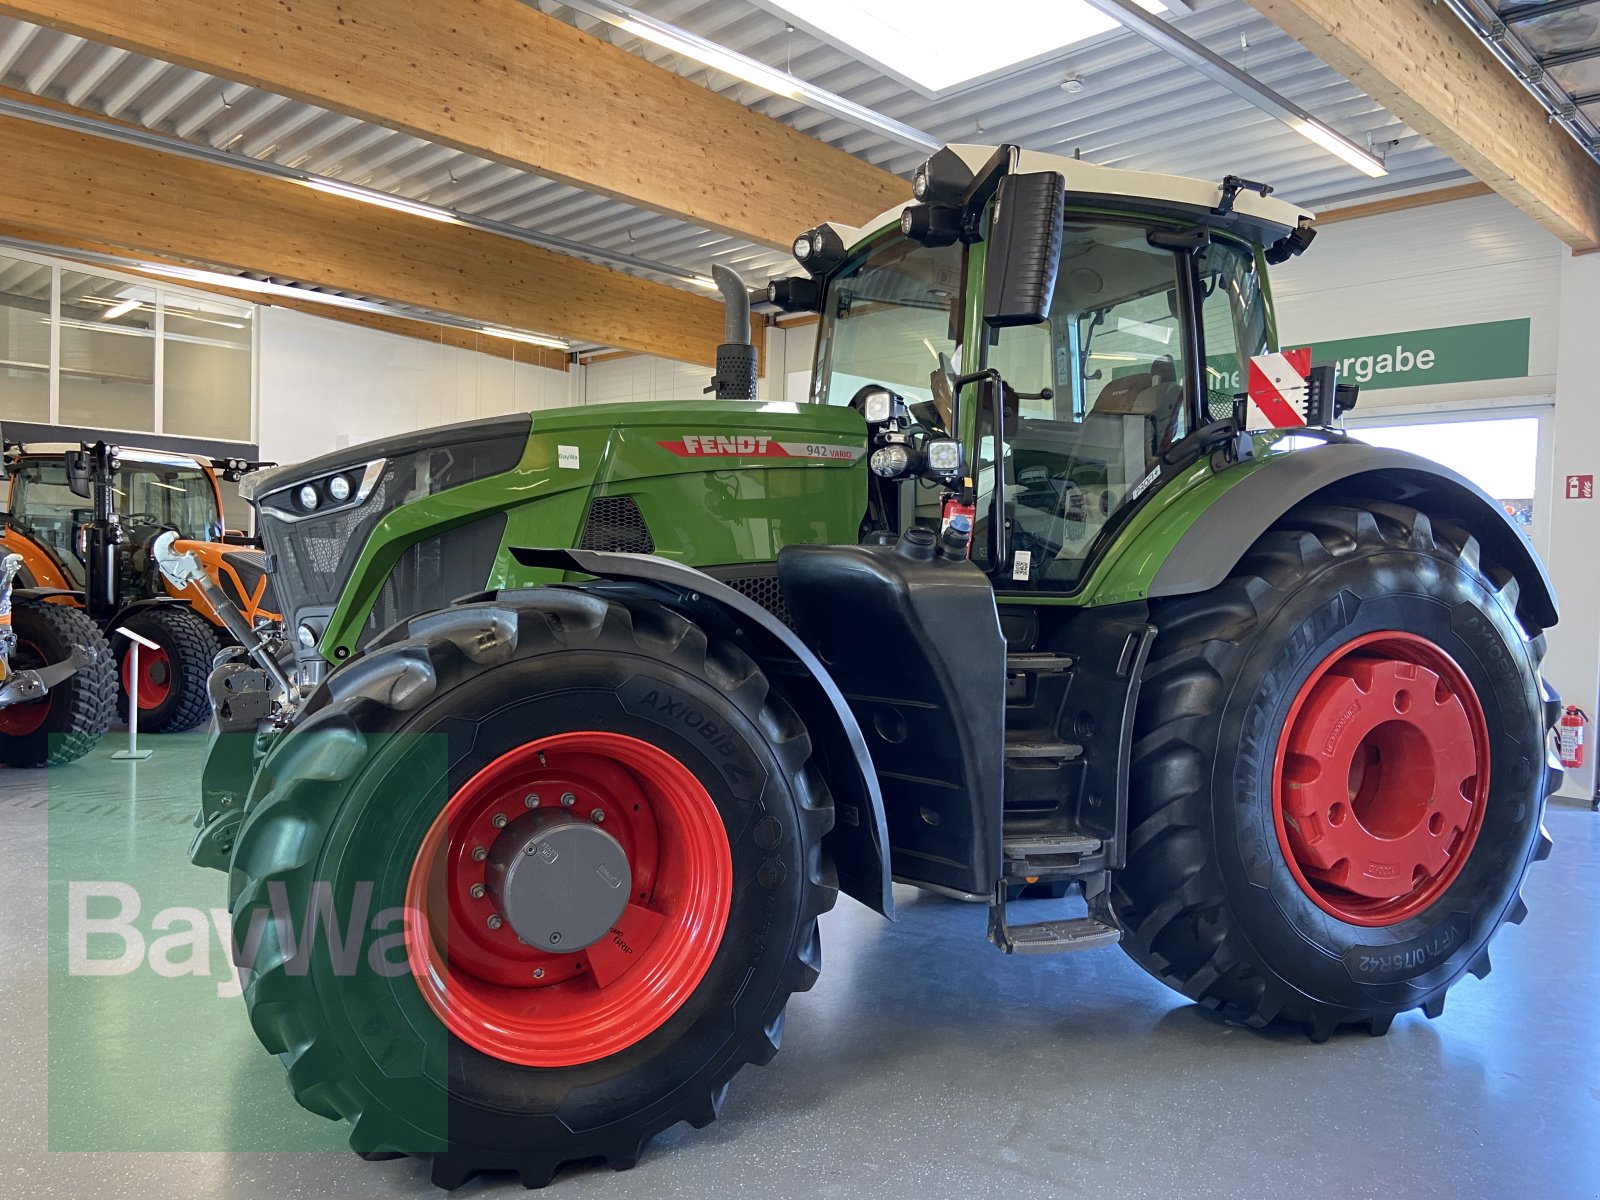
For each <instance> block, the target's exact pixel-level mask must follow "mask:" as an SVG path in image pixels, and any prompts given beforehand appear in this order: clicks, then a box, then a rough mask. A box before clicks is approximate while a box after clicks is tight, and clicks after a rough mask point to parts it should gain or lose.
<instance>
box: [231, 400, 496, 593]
mask: <svg viewBox="0 0 1600 1200" xmlns="http://www.w3.org/2000/svg"><path fill="white" fill-rule="evenodd" d="M521 420H522V422H524V423H525V422H526V421H527V418H526V417H523V418H521ZM469 431H470V432H473V433H475V434H477V436H475V437H472V438H468V439H465V440H462V441H459V442H455V443H446V444H442V445H432V446H426V447H423V448H420V449H415V450H409V451H408V452H404V453H397V452H393V451H391V453H390V454H389V455H388V456H387V459H388V461H387V462H386V463H385V465H384V468H383V471H382V474H381V475H379V477H378V482H377V484H376V485H375V486H374V487H373V489H372V492H371V494H370V495H368V496H367V498H366V499H365V500H364V501H362V502H361V503H360V504H351V505H347V506H345V507H342V508H335V509H331V510H329V511H327V512H323V513H315V514H312V515H309V516H303V517H302V516H301V515H300V513H299V511H298V510H297V509H296V508H295V505H294V499H293V496H294V489H295V485H294V484H286V483H283V482H280V481H278V480H274V481H273V486H272V491H271V492H270V493H267V494H266V495H263V496H262V497H261V499H260V500H259V501H258V502H257V508H258V510H259V512H260V514H261V522H260V527H261V538H262V542H263V543H264V544H265V546H266V548H267V551H268V552H269V553H270V554H271V555H272V560H273V564H274V567H273V569H274V573H275V578H274V580H273V588H274V592H275V594H276V596H277V598H278V601H279V602H280V603H282V604H284V605H285V606H287V608H288V610H289V611H288V612H286V613H285V616H286V617H287V616H289V615H290V614H291V613H292V612H297V611H299V610H300V609H301V608H306V607H312V606H320V607H331V606H333V605H335V604H337V603H338V601H339V596H340V593H341V592H343V590H344V587H345V585H346V584H347V583H348V581H349V579H350V576H351V573H352V572H353V571H354V569H355V565H356V561H357V560H358V559H359V558H360V557H361V552H362V551H363V550H364V549H365V548H366V544H367V538H368V537H369V536H370V535H371V533H372V530H373V527H374V526H375V525H377V523H378V522H379V521H381V520H382V519H383V518H384V517H386V516H388V514H389V513H391V512H393V511H394V510H395V509H397V508H399V507H400V506H402V505H404V504H410V503H411V502H412V501H415V500H420V499H422V498H423V497H425V496H430V495H434V494H436V493H438V492H442V491H445V490H447V489H449V488H453V487H459V486H460V485H462V484H465V483H471V482H473V481H475V480H479V479H485V478H488V477H489V476H492V475H498V474H503V473H504V472H506V471H509V470H511V469H512V468H513V467H514V466H516V463H517V459H518V457H519V456H520V454H521V452H522V449H523V447H524V446H525V445H526V431H525V430H524V433H523V436H522V438H521V440H518V439H517V438H514V437H510V436H508V435H507V432H506V431H503V430H500V429H499V428H498V427H494V428H493V432H492V433H490V434H489V435H488V436H485V432H486V430H485V428H484V427H468V428H467V429H465V430H463V432H464V433H465V432H469ZM389 448H390V447H389V446H387V445H385V444H384V443H376V444H374V445H373V446H371V447H364V448H363V450H364V452H366V453H372V454H377V453H378V452H380V451H382V450H385V449H389ZM343 453H344V456H345V458H346V459H349V458H350V457H351V455H350V452H349V451H346V452H343ZM330 459H331V456H324V458H323V459H317V460H314V462H313V463H310V464H303V465H302V466H301V467H298V468H295V470H294V475H295V478H296V479H311V478H315V477H317V476H318V475H322V474H328V473H330V471H333V470H338V469H340V465H341V464H338V463H331V461H330ZM359 461H370V460H368V459H365V458H363V459H362V460H359ZM343 465H345V466H348V465H350V464H349V463H348V462H347V463H345V464H343ZM280 473H281V469H280ZM280 512H281V513H284V514H287V515H289V516H291V517H295V518H298V519H292V520H291V519H283V518H280V517H278V516H277V514H278V513H280ZM467 590H469V588H466V587H463V588H458V589H456V592H455V593H454V594H457V595H459V594H460V593H461V592H464V591H467Z"/></svg>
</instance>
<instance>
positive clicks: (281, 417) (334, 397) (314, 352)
mask: <svg viewBox="0 0 1600 1200" xmlns="http://www.w3.org/2000/svg"><path fill="white" fill-rule="evenodd" d="M258 313H259V321H260V325H261V343H260V347H261V348H260V357H259V371H260V383H259V391H258V394H259V396H260V421H259V430H260V438H259V440H260V445H261V454H262V457H264V458H267V459H271V460H274V461H277V462H295V461H297V460H299V459H304V458H309V457H311V456H312V455H315V454H322V453H324V452H326V451H328V450H333V449H336V448H338V447H340V446H345V445H350V444H353V443H356V442H364V441H370V440H371V439H373V438H376V437H382V436H384V435H386V434H392V433H401V432H407V431H410V430H414V429H426V428H427V427H429V426H430V425H443V424H447V423H449V422H451V421H470V420H472V419H474V418H476V417H488V416H496V415H499V414H502V413H509V412H518V411H528V410H532V409H539V408H556V407H560V406H562V405H565V404H567V403H569V401H570V400H571V399H572V398H574V396H575V394H576V389H577V388H578V387H579V386H581V385H580V382H579V376H578V375H577V373H573V372H561V371H551V370H548V369H546V368H544V367H537V366H533V365H531V364H528V363H517V362H512V361H511V360H510V359H504V358H499V357H497V356H495V355H491V354H480V353H478V352H476V351H472V350H460V349H457V348H455V347H453V346H445V345H440V344H438V343H430V342H425V341H422V340H421V339H418V338H411V337H401V336H399V335H397V334H391V333H380V332H378V331H376V330H371V329H363V328H361V327H359V326H356V325H350V324H347V323H346V322H343V321H335V320H329V319H328V318H325V317H313V316H308V315H306V314H304V313H299V312H293V311H290V310H288V309H282V308H272V307H268V306H263V307H261V308H260V309H259V310H258Z"/></svg>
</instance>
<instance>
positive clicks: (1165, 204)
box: [830, 145, 1314, 246]
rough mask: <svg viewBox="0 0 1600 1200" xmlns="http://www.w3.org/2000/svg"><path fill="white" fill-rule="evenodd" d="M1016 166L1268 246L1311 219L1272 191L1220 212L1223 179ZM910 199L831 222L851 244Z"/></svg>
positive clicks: (1066, 165)
mask: <svg viewBox="0 0 1600 1200" xmlns="http://www.w3.org/2000/svg"><path fill="white" fill-rule="evenodd" d="M950 149H951V150H952V151H953V152H954V153H955V154H957V155H958V156H959V157H960V158H961V161H962V162H964V163H966V165H967V166H968V167H970V168H971V169H972V170H973V171H977V170H978V169H979V168H980V167H982V166H983V165H984V164H985V163H986V162H988V161H989V159H990V158H991V157H992V156H993V154H994V152H995V150H996V149H998V147H995V146H972V145H959V146H951V147H950ZM1017 170H1018V171H1020V172H1024V173H1029V174H1032V173H1036V172H1043V171H1054V172H1055V173H1056V174H1058V175H1060V176H1062V178H1064V179H1065V180H1066V184H1067V203H1068V205H1072V204H1075V203H1076V204H1082V203H1084V202H1085V201H1093V200H1096V199H1104V200H1108V201H1113V202H1115V201H1127V200H1133V201H1138V202H1140V203H1139V207H1142V208H1151V209H1159V210H1166V211H1169V212H1171V213H1173V214H1174V215H1180V214H1181V215H1184V216H1187V217H1190V218H1192V219H1194V220H1196V221H1204V222H1205V223H1206V224H1209V225H1213V226H1215V227H1217V228H1219V229H1226V230H1231V231H1233V232H1236V233H1238V234H1239V235H1240V236H1241V237H1243V238H1245V239H1246V240H1248V241H1251V242H1254V243H1256V244H1258V245H1270V244H1271V243H1273V242H1275V241H1277V240H1278V239H1279V238H1281V237H1283V236H1284V235H1285V234H1287V233H1290V232H1292V231H1293V230H1294V229H1295V228H1297V227H1298V226H1299V224H1300V222H1301V221H1303V220H1305V221H1309V220H1312V219H1314V214H1313V213H1311V212H1309V211H1308V210H1306V209H1303V208H1301V207H1300V206H1299V205H1296V204H1290V203H1288V202H1286V201H1283V200H1277V199H1274V198H1273V197H1271V196H1261V195H1258V194H1257V193H1255V192H1250V191H1241V192H1239V193H1238V194H1237V195H1236V196H1235V198H1234V201H1233V210H1232V212H1230V213H1229V214H1227V215H1226V216H1219V215H1217V214H1215V213H1214V212H1213V211H1212V210H1213V209H1215V208H1216V207H1217V206H1218V204H1219V202H1220V201H1221V199H1222V182H1221V181H1220V180H1218V181H1216V182H1212V181H1209V180H1204V179H1191V178H1189V177H1187V176H1183V175H1162V174H1159V173H1157V172H1154V171H1128V170H1124V169H1123V168H1121V167H1102V166H1099V165H1097V164H1095V163H1086V162H1083V161H1081V160H1079V159H1075V158H1066V157H1064V156H1062V155H1059V154H1041V153H1039V152H1038V151H1034V150H1024V151H1022V152H1021V155H1020V157H1019V159H1018V163H1017ZM911 203H913V201H912V199H911V196H910V189H909V188H907V196H906V200H905V203H903V204H897V205H895V206H894V207H893V208H890V209H886V210H885V211H884V212H883V213H881V214H880V215H879V216H878V217H876V218H875V219H873V220H872V221H869V222H867V223H866V224H865V225H862V226H860V227H859V228H856V227H851V226H846V225H840V224H838V223H837V222H830V224H832V225H833V227H834V229H835V230H836V231H837V232H838V233H839V236H840V238H841V239H842V240H843V242H844V244H845V245H846V246H852V245H854V244H855V243H856V242H858V241H860V240H861V239H862V238H863V237H865V236H867V235H868V234H871V233H875V232H877V231H878V230H880V229H882V228H883V227H884V226H885V225H892V224H897V223H898V222H899V220H900V214H901V212H903V211H904V210H905V208H906V206H907V205H909V204H911Z"/></svg>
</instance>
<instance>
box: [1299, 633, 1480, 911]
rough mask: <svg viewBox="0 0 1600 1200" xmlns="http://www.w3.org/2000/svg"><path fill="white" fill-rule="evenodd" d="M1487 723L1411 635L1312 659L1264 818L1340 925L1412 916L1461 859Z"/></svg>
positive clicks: (1468, 845) (1437, 657)
mask: <svg viewBox="0 0 1600 1200" xmlns="http://www.w3.org/2000/svg"><path fill="white" fill-rule="evenodd" d="M1488 789H1489V727H1488V723H1487V722H1486V721H1485V720H1484V716H1483V706H1482V705H1481V704H1480V703H1479V702H1478V696H1477V692H1476V691H1475V690H1474V689H1473V687H1472V684H1471V682H1470V681H1469V680H1468V679H1467V677H1466V674H1465V673H1464V672H1463V671H1462V670H1461V668H1460V667H1459V666H1458V665H1457V664H1456V662H1455V660H1453V659H1452V658H1451V657H1450V656H1449V655H1448V654H1446V653H1445V652H1444V651H1443V650H1441V649H1439V647H1437V646H1435V645H1434V644H1433V643H1432V642H1430V641H1428V640H1427V639H1426V638H1423V637H1418V636H1417V635H1416V634H1412V633H1400V632H1383V633H1370V634H1367V635H1365V636H1364V637H1360V638H1357V639H1355V640H1354V641H1352V642H1349V643H1347V644H1346V645H1344V646H1341V647H1340V648H1339V649H1338V650H1336V651H1334V652H1333V653H1332V654H1330V655H1329V656H1328V657H1327V658H1325V659H1323V661H1322V662H1321V663H1319V664H1318V665H1317V667H1316V669H1315V670H1313V671H1312V672H1311V675H1310V677H1309V678H1307V679H1306V681H1305V683H1304V684H1303V685H1302V686H1301V688H1300V691H1299V692H1298V693H1297V694H1296V696H1295V698H1294V703H1293V704H1292V705H1291V706H1290V708H1289V716H1288V719H1287V720H1285V722H1284V727H1283V733H1282V735H1281V736H1280V738H1279V740H1278V753H1277V761H1276V763H1275V766H1274V773H1273V788H1272V812H1273V819H1274V821H1275V823H1276V825H1277V830H1278V842H1279V845H1280V846H1281V847H1282V848H1283V855H1284V858H1285V860H1286V861H1287V862H1288V864H1289V870H1290V872H1292V873H1293V875H1294V878H1295V881H1296V882H1297V883H1298V884H1299V885H1300V887H1301V889H1302V890H1303V891H1304V892H1305V893H1306V895H1307V896H1309V897H1311V899H1312V900H1313V901H1315V902H1316V904H1317V905H1318V906H1319V907H1320V908H1322V909H1323V910H1324V911H1325V912H1328V913H1331V914H1332V915H1333V916H1335V917H1338V918H1339V919H1340V920H1341V921H1346V922H1348V923H1349V924H1352V925H1365V926H1381V925H1394V924H1397V923H1399V922H1401V921H1404V920H1406V919H1407V918H1408V917H1412V916H1415V915H1416V914H1417V913H1419V912H1422V911H1423V910H1424V909H1426V908H1427V907H1428V906H1429V905H1431V904H1432V903H1433V902H1434V901H1436V900H1437V899H1439V897H1440V896H1442V895H1443V894H1444V892H1445V890H1446V889H1447V888H1448V887H1449V886H1450V885H1451V883H1453V882H1454V881H1455V878H1456V876H1457V875H1458V874H1460V872H1461V868H1462V867H1463V866H1464V865H1465V864H1466V861H1467V858H1468V856H1469V855H1470V854H1471V853H1472V847H1473V844H1474V843H1475V842H1476V841H1477V837H1478V831H1479V830H1480V829H1481V828H1482V826H1483V812H1484V807H1485V801H1486V800H1487V797H1488Z"/></svg>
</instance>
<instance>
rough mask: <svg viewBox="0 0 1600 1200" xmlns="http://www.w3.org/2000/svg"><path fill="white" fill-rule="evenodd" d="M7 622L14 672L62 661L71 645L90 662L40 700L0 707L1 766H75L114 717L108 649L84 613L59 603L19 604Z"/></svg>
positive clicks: (112, 670) (113, 674)
mask: <svg viewBox="0 0 1600 1200" xmlns="http://www.w3.org/2000/svg"><path fill="white" fill-rule="evenodd" d="M11 623H12V627H13V629H15V631H16V634H17V649H16V653H15V654H14V655H13V656H12V659H11V665H12V667H13V668H15V669H17V670H19V671H21V670H34V669H36V668H38V667H46V666H52V665H54V664H56V663H59V662H65V661H66V660H67V659H69V658H71V657H72V649H73V647H74V646H80V647H82V648H83V649H84V650H85V651H87V652H88V655H89V659H90V662H89V665H88V666H87V667H85V668H83V670H81V671H78V672H77V673H76V674H74V675H73V676H72V677H71V678H70V679H66V680H64V681H63V682H61V683H59V684H57V685H56V686H55V687H53V688H51V689H50V692H49V694H48V695H46V696H45V697H44V699H42V700H35V701H34V702H33V703H32V704H12V705H8V706H7V707H5V708H0V763H4V764H5V765H6V766H9V767H43V766H51V767H54V766H60V765H61V764H62V763H69V762H74V761H76V760H77V759H80V758H82V757H83V756H84V755H85V754H87V753H89V751H91V750H93V749H94V747H95V744H96V743H97V742H99V740H100V737H101V735H102V734H104V733H105V731H106V730H107V729H109V728H111V720H112V718H113V716H115V714H116V703H117V672H116V667H115V666H114V665H113V659H112V654H111V647H110V646H108V645H107V644H106V640H105V638H104V637H103V636H101V633H100V630H99V628H98V627H97V626H96V625H95V623H94V622H93V621H91V620H90V619H89V618H88V617H87V616H85V615H84V614H83V612H81V611H80V610H78V609H76V608H67V607H65V606H63V605H60V604H24V603H19V604H17V605H16V606H15V607H14V608H13V609H12V610H11Z"/></svg>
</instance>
